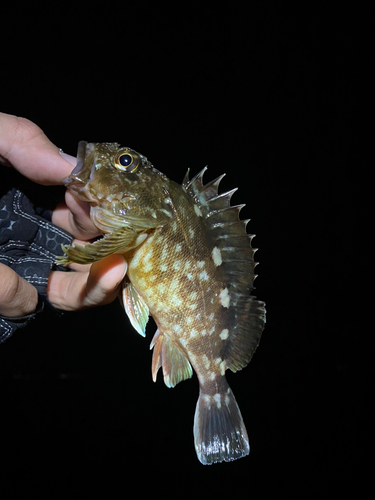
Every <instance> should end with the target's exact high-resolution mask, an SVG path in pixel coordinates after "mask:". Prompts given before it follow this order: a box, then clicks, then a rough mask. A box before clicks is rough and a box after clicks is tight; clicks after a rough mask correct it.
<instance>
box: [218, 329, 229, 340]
mask: <svg viewBox="0 0 375 500" xmlns="http://www.w3.org/2000/svg"><path fill="white" fill-rule="evenodd" d="M228 336H229V330H228V328H224V330H222V332H221V333H220V335H219V337H220V338H221V340H226V339H227V338H228Z"/></svg>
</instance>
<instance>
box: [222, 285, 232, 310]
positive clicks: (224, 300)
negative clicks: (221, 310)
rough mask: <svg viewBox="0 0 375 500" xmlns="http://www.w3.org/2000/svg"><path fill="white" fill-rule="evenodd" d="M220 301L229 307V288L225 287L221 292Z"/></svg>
mask: <svg viewBox="0 0 375 500" xmlns="http://www.w3.org/2000/svg"><path fill="white" fill-rule="evenodd" d="M220 302H221V305H222V306H223V307H227V308H228V307H229V302H230V297H229V293H228V288H224V290H221V292H220Z"/></svg>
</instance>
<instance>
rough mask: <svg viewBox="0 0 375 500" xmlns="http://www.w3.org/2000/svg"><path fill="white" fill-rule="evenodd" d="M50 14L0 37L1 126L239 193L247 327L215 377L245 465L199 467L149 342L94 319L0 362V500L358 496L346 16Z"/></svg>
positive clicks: (98, 313)
mask: <svg viewBox="0 0 375 500" xmlns="http://www.w3.org/2000/svg"><path fill="white" fill-rule="evenodd" d="M51 5H53V7H48V6H45V7H44V11H43V14H41V15H40V16H38V15H36V14H35V10H34V8H30V11H29V12H28V11H27V10H26V11H25V10H24V9H23V10H22V11H20V12H15V10H13V11H12V9H10V10H11V11H12V12H10V15H9V16H5V17H4V19H7V23H6V24H7V28H6V30H5V32H4V31H3V33H2V37H3V43H2V46H3V49H2V52H3V53H2V63H1V79H0V88H1V111H4V112H8V113H12V114H16V115H20V116H25V117H27V118H29V119H31V120H32V121H34V122H35V123H37V124H38V125H39V126H40V127H41V128H42V129H43V130H44V131H45V133H46V134H47V136H48V137H49V138H50V139H51V140H52V141H53V142H54V143H55V144H56V145H58V146H59V147H61V148H62V149H63V150H64V151H65V152H67V153H70V154H73V155H74V154H75V153H76V147H77V143H78V141H79V140H87V141H92V142H93V141H112V142H113V141H118V142H120V143H121V144H123V145H128V146H130V147H132V148H134V149H136V150H138V151H140V152H141V153H143V154H145V155H146V156H147V157H148V158H149V159H150V160H151V161H152V162H153V163H154V165H155V166H156V168H158V169H159V170H161V171H163V172H164V173H166V174H167V175H168V176H169V177H171V178H172V179H174V180H176V181H179V182H181V181H182V178H183V175H184V173H185V171H186V170H187V168H190V169H191V171H192V172H193V173H197V172H198V171H199V170H201V169H202V168H203V167H204V166H205V165H208V167H209V169H208V171H207V173H206V174H205V179H206V180H210V179H213V178H214V177H217V176H218V175H220V174H221V173H223V172H226V173H227V176H226V178H225V180H224V181H223V182H222V189H225V190H228V189H232V188H233V187H236V186H238V187H239V190H238V192H237V193H236V194H235V195H234V197H233V203H235V204H237V203H246V207H245V208H244V209H243V211H242V212H241V217H242V218H251V219H252V220H251V222H250V223H249V225H248V231H249V232H251V233H255V234H256V235H257V237H256V238H255V239H254V240H253V244H254V246H255V247H258V246H259V248H260V250H259V252H258V253H257V255H256V256H257V260H259V261H260V265H259V267H258V268H257V272H258V274H259V277H258V279H257V281H256V286H257V289H256V295H257V297H258V298H260V299H261V300H264V301H265V302H266V304H267V311H268V315H267V325H266V329H265V332H264V335H263V338H262V341H261V343H260V346H259V348H258V350H257V352H256V354H255V356H254V358H253V360H252V362H251V363H250V365H249V367H247V368H246V369H245V370H243V371H241V372H239V373H237V374H235V375H233V374H231V373H229V374H228V378H229V381H230V384H231V386H232V389H233V391H234V393H235V395H236V397H237V401H238V403H239V406H240V408H241V411H242V414H243V417H244V420H245V423H246V426H247V428H248V432H249V437H250V443H251V454H250V456H249V457H247V458H245V459H242V460H238V461H236V462H233V463H230V464H218V465H214V466H210V467H204V466H202V465H201V464H200V463H199V462H198V460H197V459H196V456H195V451H194V446H193V436H192V425H193V416H194V409H195V403H196V399H197V396H198V384H197V380H196V378H194V379H193V380H191V381H187V382H184V383H183V384H180V385H179V386H177V387H176V388H175V389H173V390H169V389H167V388H166V387H165V386H164V384H163V382H162V378H161V377H160V375H159V377H160V378H158V381H157V383H156V384H153V382H152V380H151V370H150V365H151V352H150V351H149V349H148V346H149V343H150V341H151V338H152V335H153V333H154V325H153V323H152V321H151V322H150V325H149V327H148V334H147V339H146V340H145V339H142V338H141V337H140V336H138V335H137V333H136V332H135V331H134V330H132V328H131V327H130V325H129V323H128V320H127V318H126V317H125V314H124V313H123V311H122V310H121V309H120V306H119V305H118V304H117V303H114V304H111V305H110V306H107V307H105V308H100V309H96V310H90V311H85V312H77V313H70V314H65V315H64V316H63V317H62V318H58V319H56V318H55V317H54V316H53V315H52V314H48V313H46V314H45V315H44V316H43V317H40V318H38V319H37V320H35V321H34V322H33V323H32V324H31V325H30V326H29V327H27V328H25V329H24V330H21V331H19V332H17V333H16V334H15V335H14V336H13V338H12V339H10V340H9V341H7V342H6V343H5V344H3V345H1V347H0V419H1V421H0V425H1V427H0V442H1V447H0V461H1V463H2V466H1V468H0V475H1V474H3V476H4V479H5V478H7V479H8V482H9V490H7V489H6V486H4V489H3V494H2V497H4V498H6V495H8V496H7V498H13V495H14V494H15V492H16V491H18V489H21V490H23V489H25V491H28V492H37V493H38V494H39V496H40V497H43V496H44V495H46V496H48V497H49V498H69V499H73V498H86V497H89V496H92V495H94V494H96V493H98V494H101V495H103V497H104V498H108V497H111V496H112V493H113V492H114V491H117V492H118V493H119V494H121V495H126V494H132V495H134V494H135V493H134V491H136V492H137V495H138V494H141V495H142V494H154V495H156V494H158V493H159V492H160V494H163V495H168V496H172V495H173V496H175V495H180V494H184V493H185V492H186V493H187V494H189V495H194V496H195V495H197V496H202V497H203V496H208V495H209V496H214V495H218V494H222V495H231V496H234V495H236V496H239V495H241V496H242V495H249V497H250V496H251V498H269V497H270V495H271V494H272V495H276V498H279V497H281V495H283V496H284V495H285V494H287V495H288V497H289V498H326V497H328V496H329V497H331V495H334V494H337V495H341V496H342V495H345V494H346V493H348V492H349V491H350V488H351V487H352V486H354V487H355V488H356V489H357V491H358V489H360V488H361V485H362V484H364V479H366V478H367V473H368V469H367V468H366V465H365V464H366V462H365V461H363V456H364V455H365V450H366V445H367V443H368V442H369V440H370V437H371V436H372V434H373V432H372V425H370V418H369V417H370V412H371V411H372V409H373V399H372V396H371V395H370V394H369V392H368V389H369V385H370V383H369V379H370V375H372V374H373V369H372V365H371V362H370V356H371V355H370V352H371V351H370V349H368V348H367V347H366V346H365V344H364V339H365V337H366V332H364V331H363V329H362V327H361V324H360V321H361V317H362V315H363V312H364V311H363V308H364V306H362V305H360V304H359V303H358V300H357V296H359V294H360V288H358V286H356V280H357V278H358V277H361V276H364V275H365V271H366V269H367V267H366V264H365V261H364V258H363V257H362V253H361V252H360V253H359V254H358V250H356V246H357V245H359V244H360V243H361V239H362V236H363V233H364V229H363V227H361V224H362V223H363V218H362V215H361V210H362V209H364V208H365V204H366V200H365V198H364V197H362V196H359V195H360V192H361V184H362V183H363V182H366V181H364V180H363V179H362V178H361V175H360V169H361V167H362V157H361V146H360V143H359V139H360V134H359V132H358V129H359V126H360V124H361V123H360V122H361V119H359V118H358V116H357V112H358V111H362V112H363V113H364V116H365V115H366V110H364V109H362V105H361V104H360V100H361V93H362V92H363V89H362V88H361V87H362V83H363V82H364V81H365V80H366V72H365V71H364V70H363V68H365V67H366V55H365V50H364V48H365V46H366V42H365V41H363V39H362V45H361V43H360V44H359V45H360V49H359V50H358V48H357V46H356V43H357V42H358V38H357V33H358V32H361V34H362V35H363V34H364V35H365V36H366V23H365V19H366V13H363V12H360V11H359V10H352V11H349V10H347V11H343V10H342V9H341V10H336V9H334V8H333V7H332V8H328V7H327V6H324V7H320V6H319V5H318V4H314V6H313V7H308V6H307V5H306V4H305V3H303V2H290V3H288V4H287V5H286V4H284V3H283V2H275V3H273V2H261V3H259V4H257V5H256V6H252V4H248V3H246V4H245V2H238V3H233V5H229V4H228V5H226V6H224V7H222V8H220V7H218V5H217V4H216V3H215V4H214V3H212V4H210V5H209V4H207V5H206V4H202V5H196V6H194V4H187V3H178V4H177V3H176V6H175V7H173V8H171V4H167V3H165V4H164V3H161V4H160V5H154V4H152V5H153V6H152V7H150V4H148V5H147V7H146V6H143V4H137V6H134V5H128V4H124V5H122V6H121V7H118V8H117V9H115V7H114V6H113V5H112V4H111V3H107V4H105V5H104V4H103V5H101V6H100V8H99V7H98V8H97V9H95V8H93V6H92V5H89V4H87V8H86V9H82V12H80V11H78V10H77V8H74V9H72V10H71V11H69V8H68V7H63V8H61V9H60V8H56V7H55V6H54V5H55V4H51ZM302 5H303V6H302ZM82 6H83V4H82ZM46 9H47V10H46ZM48 9H50V11H48ZM31 18H32V22H31V21H30V20H31ZM3 24H4V23H3ZM364 63H365V64H364ZM2 175H4V173H3V174H2ZM46 189H48V188H46ZM4 479H3V481H4ZM8 482H3V483H2V484H3V485H5V484H8ZM132 491H133V493H131V492H132Z"/></svg>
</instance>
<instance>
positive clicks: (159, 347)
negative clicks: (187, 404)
mask: <svg viewBox="0 0 375 500" xmlns="http://www.w3.org/2000/svg"><path fill="white" fill-rule="evenodd" d="M152 348H154V352H153V355H152V379H153V381H154V382H156V377H157V373H158V370H159V368H160V367H162V369H163V376H164V383H165V385H166V386H167V387H175V386H176V385H177V384H178V383H179V382H181V381H182V380H186V379H188V378H190V377H191V376H192V375H193V369H192V367H191V364H190V362H189V361H188V359H187V358H186V356H185V355H184V354H183V353H182V352H181V351H180V349H179V348H178V347H177V346H176V344H174V342H172V340H170V338H169V337H168V336H167V335H164V334H162V333H160V331H159V330H157V331H156V333H155V335H154V338H153V339H152V342H151V345H150V349H152Z"/></svg>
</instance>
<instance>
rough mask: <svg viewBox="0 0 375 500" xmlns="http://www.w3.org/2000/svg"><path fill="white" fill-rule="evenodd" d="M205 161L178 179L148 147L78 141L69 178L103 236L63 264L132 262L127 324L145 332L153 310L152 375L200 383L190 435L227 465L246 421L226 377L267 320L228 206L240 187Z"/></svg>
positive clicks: (70, 249) (71, 252)
mask: <svg viewBox="0 0 375 500" xmlns="http://www.w3.org/2000/svg"><path fill="white" fill-rule="evenodd" d="M206 169H207V167H205V168H203V170H201V171H200V172H199V173H197V175H195V176H194V177H193V178H192V179H190V170H188V171H187V173H186V175H185V177H184V179H183V182H182V185H180V184H178V183H176V182H175V181H173V180H171V179H169V178H168V177H167V176H166V175H165V174H163V173H162V172H160V171H159V170H157V169H156V168H155V167H154V166H153V164H152V163H151V162H150V161H149V160H148V159H147V158H146V157H145V156H144V155H142V154H140V153H138V152H136V151H135V150H133V149H131V148H129V147H121V146H120V144H119V143H87V142H84V141H81V142H80V143H79V145H78V154H77V165H76V167H75V168H74V170H73V171H72V173H71V174H70V176H69V177H67V178H66V179H65V180H64V184H65V186H66V188H67V189H69V190H70V191H71V192H72V193H73V195H75V196H76V197H78V198H79V199H81V200H84V201H86V202H89V203H90V217H91V220H92V222H93V223H94V224H95V226H96V227H97V228H98V229H99V230H100V231H101V232H102V234H103V236H102V237H101V238H100V239H98V240H96V241H94V242H89V243H86V244H85V245H84V246H80V245H75V244H73V245H63V247H62V250H63V252H64V255H62V256H59V257H57V263H58V264H63V265H67V264H69V263H73V262H75V263H80V264H90V263H93V262H95V261H97V260H100V259H102V258H104V257H106V256H108V255H110V254H113V253H117V254H122V255H124V257H125V258H126V260H127V262H128V270H127V275H126V277H125V279H124V280H123V283H122V291H121V298H120V300H121V301H122V304H123V307H124V309H125V311H126V313H127V316H128V317H129V320H130V323H131V325H132V326H133V327H134V329H135V330H136V331H137V332H138V333H139V334H140V335H142V336H145V328H146V324H147V321H148V318H149V316H152V317H153V319H154V321H155V323H156V326H157V330H156V333H155V335H154V337H153V339H152V341H151V345H150V349H153V354H152V366H151V370H152V379H153V381H154V382H156V379H157V374H158V371H159V369H160V368H161V369H162V374H163V377H164V383H165V385H166V386H167V387H169V388H171V387H175V386H176V384H178V383H179V382H181V381H183V380H186V379H189V378H190V377H192V375H193V369H194V371H195V373H196V375H197V379H198V382H199V398H198V401H197V405H196V410H195V416H194V425H193V434H194V444H195V450H196V454H197V457H198V459H199V461H200V462H201V463H202V464H213V463H218V462H223V461H225V462H230V461H232V460H235V459H239V458H242V457H245V456H246V455H248V454H249V451H250V445H249V439H248V434H247V431H246V427H245V424H244V422H243V418H242V415H241V412H240V409H239V407H238V404H237V402H236V399H235V397H234V395H233V392H232V390H231V389H230V387H229V384H228V382H227V380H226V376H225V372H226V370H228V369H229V370H231V371H232V372H237V371H238V370H241V369H242V368H244V367H245V366H246V365H247V364H248V363H249V362H250V360H251V358H252V356H253V354H254V352H255V350H256V348H257V346H258V344H259V341H260V337H261V334H262V331H263V329H264V324H265V314H266V310H265V303H264V302H262V301H259V300H256V298H255V297H254V296H252V295H251V292H252V290H253V288H254V287H253V283H254V279H255V277H256V275H255V274H254V268H255V266H256V264H257V263H256V262H255V261H254V253H255V251H256V249H253V248H252V246H251V240H252V238H253V237H254V235H251V234H250V235H248V234H247V232H246V226H247V223H248V222H249V220H242V219H240V217H239V213H240V210H241V209H242V207H243V206H244V205H236V206H232V205H231V203H230V200H231V197H232V195H233V193H234V192H235V191H236V189H233V190H231V191H228V192H225V193H221V194H219V191H218V188H219V183H220V181H221V180H222V178H223V177H224V175H225V174H223V175H221V176H219V177H218V178H216V179H214V180H212V181H210V182H208V183H207V184H204V183H203V175H204V173H205V171H206Z"/></svg>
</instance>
